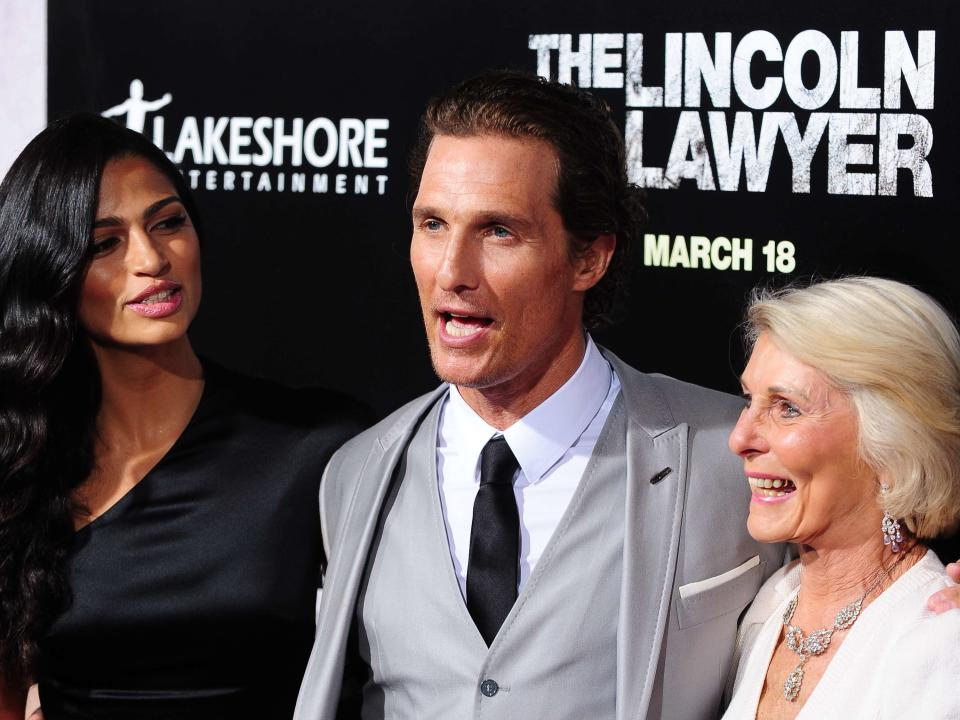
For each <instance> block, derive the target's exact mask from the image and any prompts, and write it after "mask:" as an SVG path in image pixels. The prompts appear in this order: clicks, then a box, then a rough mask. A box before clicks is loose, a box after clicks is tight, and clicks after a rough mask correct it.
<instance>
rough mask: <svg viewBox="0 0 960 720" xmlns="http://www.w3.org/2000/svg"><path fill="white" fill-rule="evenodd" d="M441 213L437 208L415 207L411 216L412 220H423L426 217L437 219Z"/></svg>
mask: <svg viewBox="0 0 960 720" xmlns="http://www.w3.org/2000/svg"><path fill="white" fill-rule="evenodd" d="M440 214H441V213H440V211H439V210H438V209H437V208H433V207H415V208H414V209H413V212H412V213H411V215H413V219H414V220H423V219H424V218H428V217H437V216H439V215H440Z"/></svg>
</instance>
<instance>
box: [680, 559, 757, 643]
mask: <svg viewBox="0 0 960 720" xmlns="http://www.w3.org/2000/svg"><path fill="white" fill-rule="evenodd" d="M765 565H766V563H763V562H761V561H760V556H759V555H754V556H753V557H752V558H750V559H749V560H747V561H746V562H745V563H743V564H742V565H739V566H737V567H735V568H733V569H732V570H728V571H727V572H725V573H723V574H721V575H716V576H715V577H711V578H707V579H706V580H698V581H697V582H692V583H688V584H686V585H681V586H680V588H679V589H678V590H679V595H680V597H679V599H678V601H677V621H678V623H679V624H680V627H681V628H688V627H693V626H694V625H699V624H700V623H702V622H706V621H707V620H712V619H713V618H716V617H720V616H721V615H726V614H727V613H730V612H734V611H736V612H737V614H739V613H740V611H741V610H743V608H745V607H746V606H747V605H749V604H750V602H751V601H752V600H753V598H754V597H755V596H756V594H757V590H759V589H760V585H761V583H762V582H763V577H764V575H763V570H764V566H765Z"/></svg>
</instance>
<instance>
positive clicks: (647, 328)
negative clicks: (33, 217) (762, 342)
mask: <svg viewBox="0 0 960 720" xmlns="http://www.w3.org/2000/svg"><path fill="white" fill-rule="evenodd" d="M48 22H49V54H50V57H49V105H48V106H49V114H50V116H51V118H54V117H57V116H60V115H62V114H64V113H67V112H69V111H73V110H88V111H96V112H101V113H103V114H104V115H107V116H110V117H113V118H115V119H116V121H117V122H122V123H125V124H126V125H127V126H129V127H132V128H135V129H136V130H138V131H141V132H143V133H144V134H145V135H147V136H148V137H150V138H151V139H152V140H153V141H154V142H155V143H156V144H157V145H159V146H160V147H162V148H163V149H164V150H166V151H167V153H168V154H169V155H170V157H171V158H173V160H174V161H175V162H176V163H177V164H178V165H179V166H180V167H181V168H182V169H183V172H184V173H185V174H186V176H187V178H188V179H189V182H190V185H191V186H192V187H193V188H194V189H195V190H196V193H197V195H198V198H199V202H200V207H201V210H202V212H203V216H204V217H203V220H204V223H205V228H206V232H205V234H204V236H203V240H202V243H203V256H204V259H203V262H204V286H205V287H204V299H203V304H202V308H201V314H200V316H199V318H198V319H197V322H196V324H195V327H194V330H193V332H192V335H193V337H194V340H195V344H196V346H197V347H198V349H199V350H200V351H201V352H202V353H204V354H205V355H207V356H208V357H210V358H213V359H215V360H217V361H219V362H221V363H223V364H225V365H227V366H230V367H234V368H237V369H240V370H244V371H247V372H250V373H254V374H258V375H264V376H268V377H273V378H277V379H280V380H283V381H286V382H288V383H292V384H299V385H307V384H320V385H326V386H331V387H335V388H340V389H343V390H346V391H348V392H350V393H353V394H355V395H357V396H359V397H360V398H362V399H363V400H365V401H366V402H367V403H369V404H370V405H371V406H372V407H373V408H374V409H375V410H376V411H377V412H378V413H379V414H380V415H383V414H386V413H387V412H388V411H390V410H391V409H393V408H395V407H397V406H398V405H400V404H402V403H403V402H405V401H406V400H408V399H410V398H412V397H413V396H415V395H417V394H419V393H421V392H423V391H425V390H427V389H429V388H431V387H433V386H434V384H435V383H436V379H435V377H434V376H433V373H432V371H431V369H430V365H429V359H428V355H427V351H426V344H425V341H424V332H423V328H422V323H421V317H420V311H419V307H418V302H417V296H416V292H415V287H414V283H413V278H412V274H411V272H410V267H409V260H408V243H409V237H410V219H409V215H408V212H407V197H406V192H407V172H406V156H407V153H408V150H409V148H410V146H411V144H412V142H413V140H414V137H415V130H416V123H417V119H418V116H419V114H420V112H421V110H422V108H423V106H424V104H425V102H426V101H427V99H428V98H429V97H431V96H432V95H434V94H436V93H438V92H440V91H442V90H443V89H445V88H447V87H448V86H449V85H451V84H452V83H454V82H456V81H458V80H460V79H463V78H465V77H467V76H470V75H472V74H474V73H476V72H478V71H480V70H483V69H486V68H516V69H523V70H529V71H535V72H537V73H539V74H541V75H544V76H549V77H551V78H559V79H560V80H562V81H566V82H575V83H577V84H579V85H580V86H581V87H584V88H591V89H592V90H593V91H594V92H596V93H597V94H598V95H600V96H601V97H602V98H603V99H604V100H606V101H607V102H608V103H609V104H610V106H611V107H612V108H613V110H614V114H615V116H616V118H617V120H618V121H619V122H620V124H621V126H622V129H623V131H624V136H625V139H626V144H627V149H628V158H629V160H628V162H629V174H630V177H631V179H632V180H633V181H634V182H635V183H637V184H639V185H641V186H643V187H644V188H646V189H647V196H648V205H649V211H650V221H649V224H648V227H647V228H646V234H645V236H644V237H643V240H642V243H641V244H640V245H639V246H638V247H636V248H634V252H633V258H632V295H631V297H630V300H629V303H628V307H627V308H626V314H625V319H624V320H623V322H621V323H620V324H619V325H617V326H615V327H613V328H611V329H609V330H606V331H604V332H601V333H599V334H598V339H599V340H600V341H601V342H603V343H605V344H606V345H608V346H609V347H611V348H612V349H613V350H615V351H616V352H617V353H619V354H620V355H621V356H622V357H624V358H625V359H626V360H627V361H628V362H630V363H631V364H633V365H635V366H637V367H639V368H642V369H645V370H650V371H661V372H666V373H669V374H672V375H675V376H678V377H681V378H684V379H687V380H690V381H693V382H697V383H700V384H704V385H708V386H712V387H716V388H720V389H725V390H730V391H738V384H737V381H736V379H735V378H736V373H737V372H739V369H740V367H739V363H740V362H741V360H740V358H739V353H740V345H739V340H738V339H737V336H736V334H735V333H734V328H735V326H736V325H737V323H738V321H739V319H740V317H741V309H742V305H743V301H744V299H745V297H746V295H747V294H748V291H749V290H750V288H752V287H754V286H755V285H757V284H768V285H770V284H772V285H779V284H782V283H784V282H789V281H791V280H795V279H800V278H804V277H809V276H811V275H818V276H827V277H830V276H835V275H837V274H840V273H850V272H868V273H876V274H881V275H886V276H891V277H896V278H900V279H904V280H907V281H910V282H912V283H915V284H917V285H919V286H920V287H921V288H923V289H925V290H928V291H930V292H932V293H934V294H935V295H936V296H938V297H939V298H940V299H941V300H942V301H943V302H944V304H945V305H946V306H947V307H948V308H949V309H950V310H951V311H952V312H953V313H954V314H956V313H957V310H958V309H960V291H958V287H957V286H958V283H957V282H956V277H957V262H956V261H957V252H956V250H955V247H956V242H957V221H956V218H957V207H958V199H960V198H958V167H960V166H958V159H960V158H958V134H960V133H958V131H960V118H958V114H957V113H958V108H957V94H958V90H960V83H958V74H957V73H958V68H960V63H958V49H957V48H958V46H960V23H958V15H957V10H956V5H955V4H954V3H952V2H949V1H948V0H941V1H940V2H928V1H926V0H915V1H913V2H909V3H906V2H900V1H897V2H893V1H889V0H888V1H886V2H876V1H875V0H871V1H868V0H846V1H845V2H839V3H830V4H823V5H817V4H816V3H811V2H794V1H793V0H786V1H785V2H779V3H774V2H769V0H745V1H744V2H739V3H724V2H707V1H706V0H680V1H675V2H663V3H652V2H646V3H641V2H636V1H635V0H634V1H632V0H619V1H617V2H612V1H610V0H593V2H590V3H582V2H576V1H575V0H554V1H551V2H539V1H538V2H525V3H524V2H520V3H517V2H506V1H505V0H488V1H487V2H484V3H479V2H470V1H465V2H445V3H436V2H409V0H393V1H391V2H387V1H386V0H383V1H381V2H375V3H364V2H323V3H321V2H294V1H293V0H272V1H271V2H266V3H265V2H254V1H253V0H235V1H234V2H231V3H213V2H202V3H200V2H193V1H188V0H166V2H163V3H140V2H137V3H131V2H128V1H127V0H96V2H93V1H92V0H90V1H80V0H50V2H49V18H48Z"/></svg>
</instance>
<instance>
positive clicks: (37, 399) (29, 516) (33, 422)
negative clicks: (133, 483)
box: [0, 114, 199, 687]
mask: <svg viewBox="0 0 960 720" xmlns="http://www.w3.org/2000/svg"><path fill="white" fill-rule="evenodd" d="M125 156H139V157H143V158H145V159H146V160H148V161H149V162H150V163H152V164H153V165H154V166H156V168H157V169H158V170H159V171H160V172H162V173H163V174H164V175H165V176H166V177H167V178H168V179H169V180H170V182H171V183H172V185H173V186H174V188H175V190H176V192H177V194H178V195H179V197H180V199H181V201H182V202H183V205H184V207H185V209H186V211H187V213H188V214H189V215H190V218H191V220H192V221H193V223H194V225H195V226H197V225H198V223H199V219H198V218H197V214H196V211H195V205H194V202H193V199H192V197H191V195H190V191H189V188H188V187H187V183H186V181H185V180H184V178H183V175H182V174H181V173H180V172H179V171H178V170H177V168H176V166H175V165H174V164H173V163H172V162H171V161H170V160H169V159H168V158H167V156H166V155H165V154H164V152H163V151H162V150H160V149H159V148H157V147H156V146H155V145H153V144H152V143H151V142H150V141H149V140H147V139H146V138H145V137H144V136H143V135H140V134H139V133H136V132H134V131H132V130H128V129H126V128H124V127H121V126H120V125H117V124H116V123H114V122H112V121H110V120H106V119H104V118H102V117H100V116H98V115H89V114H77V115H72V116H70V117H67V118H64V119H62V120H57V121H55V122H53V123H51V125H50V126H49V127H48V128H47V129H46V130H44V131H43V132H41V133H40V134H39V135H37V136H36V137H35V138H34V139H33V140H32V141H31V142H30V144H29V145H27V147H26V148H25V149H24V151H23V152H22V153H21V154H20V156H19V157H18V158H17V159H16V160H15V161H14V163H13V165H12V167H11V168H10V171H9V172H8V173H7V175H6V177H5V178H4V179H3V182H2V183H0V682H5V683H7V684H8V685H10V686H12V687H17V686H25V685H26V684H27V683H28V682H29V681H30V679H31V678H32V676H33V674H34V672H35V670H36V667H35V665H36V659H37V647H38V643H39V641H40V639H41V638H42V637H43V636H44V634H45V633H46V632H47V630H48V629H49V627H50V625H51V624H52V622H53V621H54V620H55V619H56V617H57V616H58V615H59V614H60V613H62V612H63V611H64V610H65V609H66V608H67V607H68V606H69V603H70V588H69V583H68V572H67V556H68V550H69V547H70V544H71V542H72V539H73V533H74V525H73V514H74V510H75V509H76V506H75V504H74V501H73V500H72V494H73V491H74V490H75V488H76V487H77V486H78V485H79V484H80V483H82V482H83V481H84V480H85V479H86V478H87V476H88V475H89V474H90V472H91V470H92V467H93V445H94V436H95V430H94V428H95V421H96V415H97V411H98V409H99V405H100V375H99V371H98V369H97V366H96V362H95V360H94V358H93V353H92V350H91V349H90V346H89V343H88V342H87V340H86V337H85V335H84V333H83V330H82V328H81V327H80V325H79V322H78V319H77V311H78V303H79V298H80V288H81V285H82V283H83V278H84V275H85V272H86V269H87V266H88V264H89V262H90V258H91V253H90V241H91V237H92V235H93V223H94V220H95V216H96V211H97V201H98V196H99V186H100V179H101V177H102V175H103V170H104V167H105V166H106V165H107V163H108V162H110V161H111V160H114V159H116V158H121V157H125ZM198 232H199V229H198Z"/></svg>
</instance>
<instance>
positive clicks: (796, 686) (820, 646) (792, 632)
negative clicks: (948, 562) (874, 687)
mask: <svg viewBox="0 0 960 720" xmlns="http://www.w3.org/2000/svg"><path fill="white" fill-rule="evenodd" d="M906 556H907V553H904V554H902V555H900V556H899V557H898V558H897V559H896V560H895V561H894V562H893V564H892V565H891V566H890V567H889V568H887V569H886V570H884V571H883V572H882V573H880V575H879V576H878V577H877V579H876V580H875V581H874V582H873V584H872V585H870V587H868V588H867V589H866V591H865V592H864V593H863V595H861V596H860V597H859V598H858V599H857V600H854V601H853V602H852V603H850V604H849V605H844V606H843V607H842V608H840V612H838V613H837V616H836V617H835V618H834V619H833V627H832V628H820V629H819V630H814V631H813V632H812V633H810V634H809V635H807V636H806V637H804V635H803V630H802V629H801V628H799V627H797V626H796V625H791V624H790V621H791V620H792V619H793V613H794V612H795V611H796V609H797V600H798V599H799V598H800V592H799V591H797V594H796V595H795V596H794V598H793V600H791V601H790V604H789V605H787V609H786V610H784V611H783V625H784V627H786V628H787V647H788V648H790V649H791V650H793V652H795V653H796V654H797V655H799V656H800V664H799V665H797V667H795V668H794V669H793V672H791V673H790V674H789V675H787V679H786V680H785V681H784V683H783V697H784V698H786V699H787V701H788V702H793V701H794V700H796V699H797V695H799V694H800V686H801V685H802V684H803V666H804V665H806V664H807V660H809V659H810V658H811V657H813V656H814V655H822V654H823V653H825V652H826V651H827V648H828V647H830V640H831V638H833V633H835V632H837V631H838V630H846V629H847V628H849V627H850V626H851V625H853V624H854V623H855V622H856V621H857V618H858V617H860V608H862V607H863V601H864V600H866V599H867V595H869V594H870V593H872V592H873V591H874V590H876V589H877V588H878V587H880V583H881V582H883V580H884V579H885V578H887V577H889V575H890V573H891V572H893V569H894V568H895V567H896V566H897V565H899V564H900V561H901V560H903V559H904V558H905V557H906Z"/></svg>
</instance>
